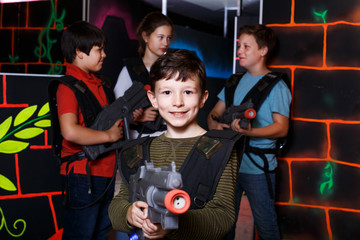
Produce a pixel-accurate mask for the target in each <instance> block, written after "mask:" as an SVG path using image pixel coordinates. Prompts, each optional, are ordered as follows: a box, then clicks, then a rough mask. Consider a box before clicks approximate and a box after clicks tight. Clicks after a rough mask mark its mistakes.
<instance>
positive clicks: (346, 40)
mask: <svg viewBox="0 0 360 240" xmlns="http://www.w3.org/2000/svg"><path fill="white" fill-rule="evenodd" d="M278 6H280V7H278ZM359 9H360V3H359V2H358V1H355V0H349V1H346V2H344V1H343V2H338V1H333V0H331V1H323V0H315V1H314V0H276V1H264V24H267V25H268V26H270V27H273V28H274V30H275V31H276V33H277V36H278V38H279V42H280V51H279V54H278V56H277V58H276V59H275V60H274V61H273V62H272V64H271V65H272V66H271V67H273V68H276V69H277V70H278V69H281V70H282V71H286V72H288V73H289V76H290V79H291V89H292V94H293V103H292V115H291V130H290V137H289V138H290V145H289V149H288V152H287V153H286V154H285V155H284V156H282V157H281V158H280V163H279V166H280V167H279V168H280V171H279V173H280V174H279V188H278V192H279V193H278V197H277V200H276V206H277V209H278V218H279V224H280V230H281V238H282V239H301V240H303V239H329V240H332V239H358V237H359V236H360V229H359V227H358V223H359V220H360V205H359V204H358V203H359V200H360V193H359V192H358V191H357V187H356V185H357V183H358V182H359V180H360V179H359V178H360V161H359V160H360V157H359V156H360V154H359V151H360V150H359V147H358V136H359V134H360V115H359V114H360V111H359V110H360V103H359V97H358V96H359V90H360V89H359V88H360V80H359V79H360V78H359V77H360V75H359V74H360V60H359V57H358V54H357V53H358V52H359V50H360V49H359V44H358V42H359V36H360V15H359V14H356V13H357V12H358V10H359Z"/></svg>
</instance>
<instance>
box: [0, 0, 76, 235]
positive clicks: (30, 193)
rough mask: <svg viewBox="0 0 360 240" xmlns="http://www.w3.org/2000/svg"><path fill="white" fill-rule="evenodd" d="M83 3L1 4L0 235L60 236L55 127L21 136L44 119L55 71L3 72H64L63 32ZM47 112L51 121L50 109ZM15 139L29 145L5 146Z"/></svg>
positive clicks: (60, 222) (60, 188)
mask: <svg viewBox="0 0 360 240" xmlns="http://www.w3.org/2000/svg"><path fill="white" fill-rule="evenodd" d="M82 7H83V6H82V1H71V0H61V1H58V0H49V1H40V2H28V3H11V4H3V3H1V4H0V8H1V9H0V10H1V11H0V38H1V43H2V47H1V49H0V72H1V74H0V144H1V147H0V221H1V224H0V239H52V240H56V239H61V235H62V221H61V220H62V218H63V212H64V211H63V210H64V208H63V202H62V201H63V197H62V186H61V179H60V175H59V167H58V165H57V160H56V159H55V157H54V155H53V153H52V149H51V145H50V141H49V135H51V134H52V133H51V130H50V128H49V126H47V127H40V128H41V129H43V132H41V134H39V135H37V136H34V137H28V138H25V139H20V138H19V137H17V135H16V134H18V133H19V132H20V131H21V130H24V129H31V128H33V129H34V128H35V125H34V123H35V121H34V122H32V120H33V119H36V118H41V116H39V115H38V114H40V109H41V107H42V106H45V105H46V103H47V101H48V99H47V94H46V93H47V85H48V83H49V81H50V80H51V78H52V76H50V75H37V76H34V75H21V74H19V75H16V76H15V75H13V74H4V73H9V72H10V73H28V74H29V73H34V74H62V73H63V70H64V69H63V65H64V59H63V58H62V54H61V49H60V41H59V40H60V35H61V33H62V30H63V29H64V28H65V27H66V26H67V25H68V24H69V23H72V22H74V21H77V20H81V18H82ZM32 106H37V108H36V111H35V112H34V114H30V115H31V117H30V118H29V119H27V120H24V121H25V122H23V123H22V124H20V125H16V124H15V121H16V120H15V119H16V118H17V117H18V116H19V114H20V113H21V112H22V111H24V110H25V111H26V109H29V108H31V107H32ZM45 111H46V110H45ZM40 115H41V114H40ZM42 116H43V117H45V118H43V119H44V120H48V121H49V118H50V117H49V115H48V114H47V115H42ZM6 121H8V123H9V122H10V123H11V124H10V126H9V128H8V129H7V127H6V125H7V124H6ZM38 129H39V127H38ZM11 141H17V143H18V144H13V145H12V146H13V147H15V148H16V147H18V146H19V144H20V143H19V142H22V144H23V143H26V144H28V145H26V147H25V148H22V149H20V150H18V151H16V150H14V149H11V148H9V147H7V148H5V147H4V144H6V143H9V142H11ZM4 149H7V150H8V151H11V153H6V152H4Z"/></svg>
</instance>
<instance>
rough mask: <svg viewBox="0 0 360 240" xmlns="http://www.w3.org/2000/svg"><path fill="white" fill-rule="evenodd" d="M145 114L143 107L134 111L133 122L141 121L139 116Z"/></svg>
mask: <svg viewBox="0 0 360 240" xmlns="http://www.w3.org/2000/svg"><path fill="white" fill-rule="evenodd" d="M143 114H144V110H143V109H142V108H139V109H136V110H135V111H134V112H133V120H131V123H136V122H139V120H138V119H139V118H141V116H142V115H143Z"/></svg>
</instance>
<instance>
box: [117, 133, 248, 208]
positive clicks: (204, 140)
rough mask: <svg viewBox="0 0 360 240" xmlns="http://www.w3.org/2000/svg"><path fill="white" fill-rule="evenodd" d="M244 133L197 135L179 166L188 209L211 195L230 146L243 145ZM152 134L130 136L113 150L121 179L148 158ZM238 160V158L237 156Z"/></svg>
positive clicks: (213, 192)
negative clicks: (198, 136)
mask: <svg viewBox="0 0 360 240" xmlns="http://www.w3.org/2000/svg"><path fill="white" fill-rule="evenodd" d="M243 136H244V135H241V134H238V133H236V132H234V131H221V130H211V131H208V132H207V133H206V134H205V135H203V136H201V137H200V138H199V140H198V141H197V142H196V144H195V145H194V147H193V148H192V149H191V150H190V152H189V154H188V155H187V157H186V159H185V160H184V162H183V164H182V165H181V167H180V170H179V172H180V173H181V175H182V180H183V188H182V190H184V191H186V192H187V193H188V194H189V195H190V199H191V205H190V209H197V208H203V207H204V206H205V204H206V203H207V202H208V201H210V200H211V199H212V198H213V195H214V194H215V191H216V187H217V184H218V182H219V180H220V177H221V175H222V173H223V171H224V169H225V166H226V164H227V162H228V161H229V159H230V155H231V153H232V149H233V147H234V145H235V144H236V147H240V146H243V139H244V137H243ZM153 139H154V138H153V137H144V138H141V139H136V140H132V141H130V142H129V145H127V147H124V148H123V149H122V150H121V152H120V153H118V154H117V163H118V167H119V169H120V174H121V176H122V178H123V180H124V183H125V184H126V185H127V186H128V187H129V179H130V176H131V175H133V174H135V173H136V172H137V169H138V168H139V167H140V166H142V165H144V162H145V161H149V160H151V156H150V143H151V141H152V140H153ZM238 161H239V162H241V159H239V160H238Z"/></svg>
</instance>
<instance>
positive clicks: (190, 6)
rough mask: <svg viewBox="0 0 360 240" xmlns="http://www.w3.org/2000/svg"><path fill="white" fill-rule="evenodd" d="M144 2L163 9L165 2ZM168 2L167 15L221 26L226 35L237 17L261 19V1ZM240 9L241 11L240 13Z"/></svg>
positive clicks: (161, 0) (150, 0)
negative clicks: (172, 14) (175, 15)
mask: <svg viewBox="0 0 360 240" xmlns="http://www.w3.org/2000/svg"><path fill="white" fill-rule="evenodd" d="M144 2H145V3H147V4H150V5H152V6H154V7H156V8H159V9H162V4H163V0H144ZM166 2H167V4H166V6H167V13H170V12H171V13H175V14H179V15H182V16H186V17H189V18H193V19H196V20H199V21H202V22H206V23H209V24H213V25H216V26H219V27H221V28H222V29H223V32H224V35H226V34H227V33H228V32H229V30H230V32H231V31H232V29H230V28H233V22H234V17H235V16H236V15H240V16H242V17H251V18H258V17H259V5H260V0H167V1H166ZM238 4H239V6H238ZM238 9H240V10H239V13H238ZM225 13H226V14H227V18H225V15H224V14H225ZM225 19H226V20H227V21H225Z"/></svg>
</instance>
